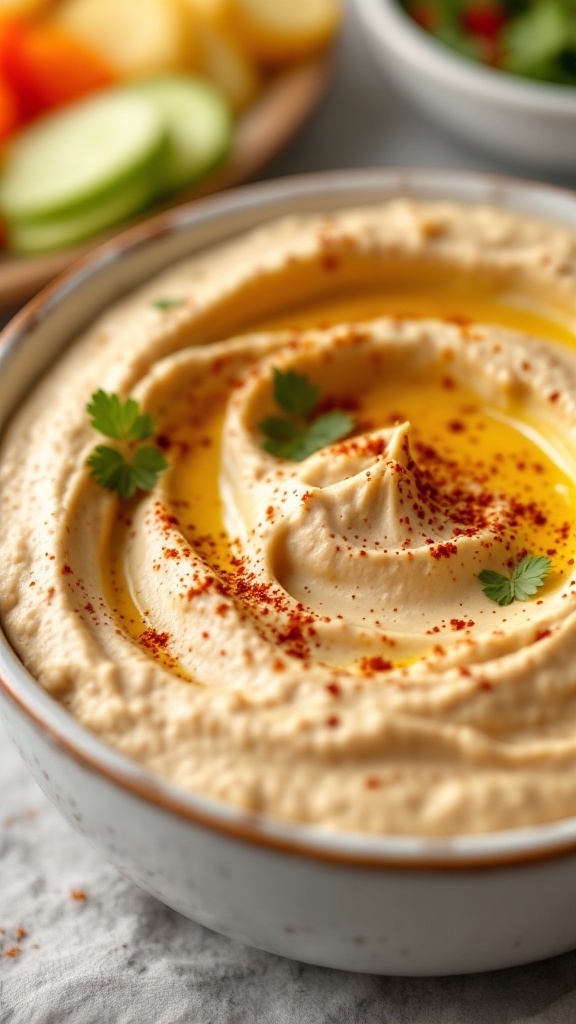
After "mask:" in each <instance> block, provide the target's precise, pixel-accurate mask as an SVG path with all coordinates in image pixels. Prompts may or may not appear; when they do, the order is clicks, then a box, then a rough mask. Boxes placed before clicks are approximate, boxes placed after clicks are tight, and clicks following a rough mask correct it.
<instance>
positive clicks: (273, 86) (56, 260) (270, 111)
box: [0, 53, 332, 310]
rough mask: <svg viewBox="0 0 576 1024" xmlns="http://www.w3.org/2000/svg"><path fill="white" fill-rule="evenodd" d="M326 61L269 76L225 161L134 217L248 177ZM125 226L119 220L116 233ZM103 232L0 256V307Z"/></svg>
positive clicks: (307, 102)
mask: <svg viewBox="0 0 576 1024" xmlns="http://www.w3.org/2000/svg"><path fill="white" fill-rule="evenodd" d="M331 67H332V56H331V54H330V53H325V54H322V55H321V56H320V57H316V58H315V59H314V60H311V61H307V62H306V63H303V64H299V65H297V66H296V67H293V68H290V69H289V70H288V71H285V72H283V73H282V74H280V75H279V76H278V77H277V78H275V79H273V80H272V81H271V82H270V84H269V85H268V87H267V89H266V90H265V91H264V93H263V94H262V96H261V97H260V98H259V99H258V100H257V102H256V103H254V104H253V106H251V107H250V108H249V109H248V110H247V111H246V112H245V113H243V114H242V115H241V116H240V117H239V118H238V121H237V122H236V128H235V134H234V141H233V146H232V152H231V155H230V158H229V160H228V161H227V163H226V165H225V167H223V168H222V169H221V170H220V171H218V172H217V173H216V174H214V175H211V176H210V177H209V178H208V179H206V181H204V182H202V184H201V185H199V186H198V187H196V188H195V189H193V190H192V191H190V192H187V193H181V194H180V195H179V196H178V199H177V200H176V201H173V202H172V203H170V204H164V205H163V206H162V207H155V208H154V209H149V210H147V211H146V214H143V215H142V216H141V217H139V218H138V220H144V219H146V218H147V217H149V216H150V215H151V214H153V213H157V212H158V211H159V210H160V209H167V208H169V207H170V206H175V205H181V204H182V203H184V202H188V201H189V200H191V199H196V198H199V197H200V196H205V195H210V194H212V193H214V192H218V191H220V190H221V189H225V188H230V187H231V186H233V185H239V184H241V183H242V182H244V181H248V180H249V179H250V178H251V177H253V176H254V175H255V174H256V173H257V172H258V171H259V170H261V168H262V167H264V166H265V165H266V164H267V163H268V161H269V160H271V159H272V157H273V156H275V154H276V153H277V152H279V150H280V149H282V147H283V146H284V145H285V144H286V143H287V142H288V140H289V139H290V137H291V136H292V135H293V134H294V132H295V131H296V130H297V129H298V128H299V126H300V125H301V124H302V123H303V121H304V120H305V119H306V117H307V116H308V114H310V113H311V112H312V110H313V109H314V107H315V105H316V103H317V102H318V101H319V99H320V97H321V95H322V93H323V91H324V89H325V87H326V85H327V83H328V80H329V77H330V72H331ZM130 223H135V221H134V220H132V221H131V222H130ZM126 226H127V225H126V224H123V225H121V226H120V227H119V228H118V229H116V233H117V231H119V230H121V229H122V228H124V227H126ZM103 237H110V232H107V233H106V235H102V236H98V237H96V238H94V239H92V240H91V241H90V242H88V243H86V244H83V245H80V246H74V247H73V248H70V249H64V250H62V251H60V252H56V253H49V254H46V255H43V256H35V257H15V256H10V255H9V254H4V255H2V256H0V309H3V310H7V309H9V308H15V307H17V306H18V305H20V304H21V303H23V302H24V301H25V300H26V299H29V298H30V297H31V296H32V295H34V294H35V293H36V292H37V291H38V290H39V289H40V288H42V287H43V285H45V284H47V283H48V281H50V280H51V279H52V278H53V277H55V276H56V275H57V274H59V273H61V272H62V271H63V270H65V269H66V267H68V266H69V265H70V264H71V263H73V262H74V260H75V259H76V258H77V257H78V256H80V255H82V254H83V253H85V252H87V251H88V250H89V249H90V248H91V247H92V246H94V245H95V244H96V243H97V242H98V241H100V240H101V239H102V238H103Z"/></svg>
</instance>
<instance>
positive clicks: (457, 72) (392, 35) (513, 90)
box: [354, 0, 576, 119]
mask: <svg viewBox="0 0 576 1024" xmlns="http://www.w3.org/2000/svg"><path fill="white" fill-rule="evenodd" d="M354 3H355V5H356V8H357V10H358V13H359V15H360V19H361V20H362V21H363V22H364V27H365V28H366V29H367V30H368V32H369V33H370V35H371V36H372V37H376V38H377V39H378V41H379V43H380V44H381V45H382V47H383V49H384V50H385V51H387V52H391V51H393V52H395V53H396V54H402V56H403V58H404V59H406V60H407V61H408V62H409V64H410V65H412V66H413V67H414V68H415V69H416V70H419V69H422V68H426V70H427V72H428V73H430V74H432V75H433V76H434V77H436V78H437V79H440V80H441V81H442V82H443V84H444V85H445V86H446V87H447V88H452V89H456V90H459V91H464V92H466V93H468V94H469V95H470V96H471V95H475V96H478V95H482V96H483V97H484V98H485V99H487V100H489V101H492V102H494V103H506V104H508V105H510V106H515V107H520V108H523V110H524V111H525V112H526V113H531V114H533V115H537V114H540V113H541V114H552V113H554V114H557V115H558V114H561V115H562V114H565V115H567V116H568V117H570V116H572V117H574V118H575V119H576V85H574V86H569V85H560V84H557V83H554V82H539V81H537V80H535V79H531V78H524V77H522V76H521V75H514V74H513V73H512V72H507V71H501V70H499V69H498V68H491V67H489V66H487V65H484V64H480V63H477V62H475V61H474V60H473V59H472V58H469V57H465V56H463V55H461V54H459V53H458V52H457V51H456V50H451V49H450V47H448V46H446V45H445V44H443V43H442V42H440V41H439V40H437V39H436V38H435V37H434V36H433V35H431V34H430V33H429V32H426V31H425V30H424V29H422V28H420V27H419V26H418V25H417V23H416V22H415V21H414V20H413V19H412V18H411V17H410V16H409V14H408V13H407V12H406V11H405V10H404V9H403V7H402V6H401V4H400V2H399V0H354Z"/></svg>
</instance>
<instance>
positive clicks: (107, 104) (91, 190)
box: [0, 88, 167, 227]
mask: <svg viewBox="0 0 576 1024" xmlns="http://www.w3.org/2000/svg"><path fill="white" fill-rule="evenodd" d="M166 134H167V133H166V131H165V128H164V119H163V117H162V115H161V113H160V111H159V109H158V107H157V105H155V104H154V103H151V102H150V101H149V100H148V99H147V97H146V96H145V95H144V94H141V95H140V94H138V93H137V92H136V91H135V90H134V91H129V90H125V89H118V88H114V89H109V90H107V91H106V92H103V93H99V94H98V95H97V96H93V97H90V98H89V99H86V100H81V101H79V102H78V103H75V104H74V105H73V106H70V107H67V108H66V109H65V110H61V111H58V112H56V113H54V114H49V115H47V116H46V117H43V118H42V119H41V120H40V121H37V122H36V123H35V124H33V125H31V126H30V127H29V128H27V129H25V130H24V131H22V132H21V133H20V135H19V136H18V137H17V138H16V139H15V140H14V141H13V142H12V143H11V145H10V146H9V147H8V148H7V151H6V159H5V163H4V167H3V173H2V177H1V179H0V212H1V213H3V214H4V216H5V218H6V219H7V221H8V222H9V224H10V223H15V222H18V223H19V224H21V223H22V222H25V221H35V222H37V221H39V220H41V219H43V218H50V219H52V218H56V217H60V216H61V215H66V217H68V216H72V215H73V214H78V215H79V216H80V217H82V215H83V213H86V214H87V216H88V218H89V217H90V215H91V213H92V212H93V207H94V205H95V204H96V203H98V202H99V201H100V200H103V201H104V202H105V201H106V200H110V201H112V197H113V195H114V193H115V192H116V190H117V189H118V188H120V187H122V186H124V185H126V186H128V185H129V184H130V183H131V182H132V181H134V180H135V179H136V178H138V179H139V177H140V174H141V173H142V172H143V173H144V174H145V173H146V172H147V170H148V168H152V167H155V165H156V163H157V160H158V158H159V156H160V154H161V153H162V152H163V150H164V147H165V146H166ZM154 184H155V185H156V184H157V180H156V181H155V182H154ZM104 219H105V220H107V218H104ZM105 226H107V224H103V227H105Z"/></svg>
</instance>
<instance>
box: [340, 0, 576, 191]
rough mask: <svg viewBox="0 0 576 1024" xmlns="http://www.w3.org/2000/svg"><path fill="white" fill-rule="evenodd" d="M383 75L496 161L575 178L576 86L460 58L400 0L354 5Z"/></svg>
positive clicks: (369, 0)
mask: <svg viewBox="0 0 576 1024" xmlns="http://www.w3.org/2000/svg"><path fill="white" fill-rule="evenodd" d="M354 2H355V5H356V8H357V10H358V14H359V17H360V21H361V22H362V25H363V28H364V30H365V35H366V41H367V44H368V46H369V47H370V48H371V50H372V53H373V54H374V56H375V58H376V61H377V62H378V64H379V66H380V67H381V68H382V71H383V73H384V74H386V75H389V76H390V77H391V78H393V79H394V80H395V81H396V83H397V84H398V85H399V87H400V88H401V89H402V90H403V91H404V92H405V93H406V94H407V95H408V96H409V97H411V99H412V100H413V101H414V102H415V103H416V104H418V106H420V107H421V108H422V109H423V110H425V111H426V112H427V113H428V114H430V115H431V116H432V117H434V118H435V119H436V121H438V122H440V123H441V124H443V125H444V126H445V127H446V128H448V129H449V130H451V131H453V132H454V133H455V134H457V135H460V136H462V138H464V139H466V140H467V141H469V142H472V143H475V144H476V145H479V146H482V147H485V148H486V149H487V150H489V151H490V152H492V153H494V154H496V155H497V156H500V157H504V158H505V159H507V160H511V161H514V162H515V163H517V164H523V165H527V166H528V165H529V166H532V167H538V168H541V169H544V168H546V169H548V170H557V171H572V172H573V171H574V167H575V166H576V86H561V85H552V84H550V83H547V82H535V81H530V80H529V79H527V78H520V77H519V76H515V75H511V74H507V73H505V72H502V71H498V70H497V69H494V68H489V67H485V66H483V65H481V64H477V63H475V62H474V61H473V60H470V59H468V58H466V57H462V56H460V55H459V54H458V53H456V52H455V51H453V50H451V49H450V48H449V47H447V46H445V45H443V44H442V43H441V42H439V41H438V40H436V39H435V38H434V37H433V36H432V35H430V34H429V33H427V32H425V31H424V30H423V29H421V28H420V27H419V26H418V25H417V24H416V23H415V22H414V21H413V20H412V19H411V18H410V17H409V15H408V14H406V12H405V11H404V10H403V9H402V7H401V6H400V3H399V0H354Z"/></svg>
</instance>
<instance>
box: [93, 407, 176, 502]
mask: <svg viewBox="0 0 576 1024" xmlns="http://www.w3.org/2000/svg"><path fill="white" fill-rule="evenodd" d="M86 410H87V412H88V413H89V415H90V423H91V425H92V426H93V427H94V429H95V430H97V431H98V432H99V433H100V434H104V435H105V437H111V438H113V439H114V440H115V441H117V442H118V444H117V445H116V446H115V447H112V446H110V445H106V444H99V445H96V447H95V448H94V450H93V451H92V452H91V454H90V455H89V456H88V459H87V465H88V466H89V468H90V473H91V474H92V476H93V477H94V479H95V480H96V481H97V483H99V484H100V486H101V487H105V488H107V489H108V490H110V491H116V493H117V494H118V496H119V497H120V498H122V499H125V498H131V497H132V496H133V495H134V494H136V491H151V490H152V488H153V487H155V486H156V484H157V482H158V476H159V475H160V473H162V471H163V470H165V469H167V468H168V463H167V462H166V459H165V458H164V456H163V455H162V453H161V452H159V451H158V449H157V448H155V447H154V446H153V445H144V446H143V445H142V444H140V442H142V441H147V440H149V438H151V437H153V436H154V432H155V424H154V420H153V419H152V416H150V414H149V413H143V412H140V406H139V404H138V402H136V401H135V400H134V399H133V398H126V399H125V400H124V401H122V399H120V398H119V397H118V395H115V394H107V393H106V392H105V391H103V390H102V389H101V388H100V390H99V391H95V392H94V394H93V395H92V398H91V400H90V402H89V403H88V405H87V406H86Z"/></svg>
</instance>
